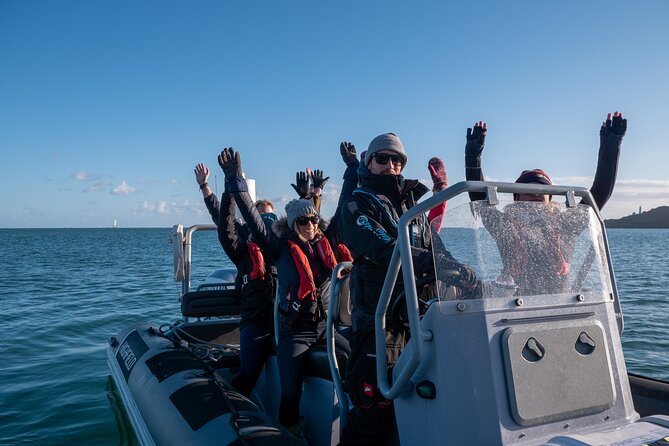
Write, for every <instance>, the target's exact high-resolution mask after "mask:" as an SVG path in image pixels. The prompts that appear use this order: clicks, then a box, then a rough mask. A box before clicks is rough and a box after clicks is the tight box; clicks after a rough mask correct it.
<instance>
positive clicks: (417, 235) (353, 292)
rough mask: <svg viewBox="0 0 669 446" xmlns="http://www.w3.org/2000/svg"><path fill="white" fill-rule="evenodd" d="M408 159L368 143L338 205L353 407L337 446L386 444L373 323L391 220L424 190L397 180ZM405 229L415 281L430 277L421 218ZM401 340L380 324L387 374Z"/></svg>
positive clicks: (390, 420) (389, 139)
mask: <svg viewBox="0 0 669 446" xmlns="http://www.w3.org/2000/svg"><path fill="white" fill-rule="evenodd" d="M407 161H408V156H407V153H406V150H405V149H404V145H403V144H402V141H401V140H400V138H399V137H398V136H397V135H396V134H395V133H384V134H382V135H379V136H377V137H376V138H374V139H373V140H372V141H371V142H370V143H369V147H368V149H367V152H366V153H365V155H364V162H362V163H360V165H359V167H358V178H359V184H360V186H359V187H358V188H357V189H356V190H355V191H354V192H353V195H352V197H351V198H350V199H349V200H348V202H347V203H345V204H344V205H343V207H342V223H341V224H342V235H343V238H344V242H345V243H346V246H348V247H349V249H350V250H351V252H352V254H353V258H354V263H353V268H352V270H351V274H350V277H351V278H350V285H349V286H350V296H351V304H352V305H351V316H352V322H353V332H352V334H351V339H350V345H351V356H350V358H349V360H348V364H347V369H346V387H347V388H346V390H347V392H348V394H349V397H350V399H351V402H352V403H353V406H354V407H353V408H352V410H351V411H350V412H349V417H348V423H347V425H346V428H345V429H344V431H343V433H342V441H341V444H342V446H351V445H385V444H389V440H390V438H392V436H393V434H392V430H393V428H392V427H390V426H393V425H394V423H395V412H394V409H393V406H392V401H388V400H386V399H385V398H384V397H383V395H381V393H380V392H379V389H378V387H377V380H376V354H377V352H376V346H375V326H374V319H375V313H376V307H377V304H378V301H379V297H380V295H381V288H382V287H383V282H384V279H385V276H386V271H387V269H388V265H389V264H390V258H391V256H392V253H393V250H394V248H395V242H396V240H397V222H398V220H399V218H400V216H401V215H402V214H403V213H404V212H405V211H406V210H407V209H409V208H411V207H412V206H414V205H415V204H416V202H417V201H418V200H419V199H420V197H422V196H423V195H424V194H425V193H426V192H428V188H427V187H426V186H425V185H423V184H421V183H420V182H419V181H418V180H408V179H405V178H404V177H403V176H402V175H401V172H402V170H403V169H404V166H405V165H406V163H407ZM409 232H410V237H411V240H412V246H413V249H412V256H413V266H414V270H415V272H416V277H421V276H423V275H426V274H429V273H432V272H434V267H433V256H432V252H431V251H430V249H429V248H430V231H429V226H428V222H427V218H426V216H425V215H423V216H421V217H419V218H417V219H415V220H414V221H413V222H412V223H411V225H410V227H409ZM440 261H441V259H440ZM447 261H451V263H452V269H456V270H458V271H459V272H460V273H461V275H462V276H466V277H467V280H473V281H474V282H475V281H476V279H475V275H473V271H472V270H471V268H469V270H467V269H466V268H465V267H464V265H461V264H459V263H457V262H456V261H455V260H454V259H452V257H451V258H450V259H448V260H447ZM449 269H450V268H449ZM405 341H406V328H405V327H404V326H403V325H401V324H398V323H397V322H396V321H392V320H388V321H386V345H387V347H386V351H384V352H378V353H379V354H381V355H384V356H386V357H387V358H388V367H389V369H390V367H392V365H394V362H395V361H396V360H397V358H398V357H399V355H400V353H401V352H402V349H403V347H404V343H405ZM389 427H390V428H389Z"/></svg>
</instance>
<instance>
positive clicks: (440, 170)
mask: <svg viewBox="0 0 669 446" xmlns="http://www.w3.org/2000/svg"><path fill="white" fill-rule="evenodd" d="M427 170H428V171H429V172H430V177H432V194H438V193H439V192H441V191H442V190H446V188H447V187H448V175H446V166H444V162H443V161H442V160H441V158H437V157H436V156H435V157H433V158H431V159H430V161H429V162H428V163H427ZM445 212H446V202H445V201H444V202H443V203H441V204H439V205H437V206H435V207H433V208H432V209H430V212H429V213H428V214H427V221H429V222H430V226H431V227H432V230H433V231H437V233H438V232H439V231H441V224H442V222H443V221H444V213H445Z"/></svg>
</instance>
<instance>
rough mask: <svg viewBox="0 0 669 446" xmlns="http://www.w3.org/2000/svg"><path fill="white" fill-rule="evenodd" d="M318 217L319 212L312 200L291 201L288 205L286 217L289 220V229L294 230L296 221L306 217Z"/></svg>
mask: <svg viewBox="0 0 669 446" xmlns="http://www.w3.org/2000/svg"><path fill="white" fill-rule="evenodd" d="M309 214H313V215H318V211H317V210H316V208H315V207H314V204H313V203H312V202H311V201H310V200H305V199H300V200H297V199H295V200H291V201H289V202H288V204H287V205H286V217H287V219H288V227H289V228H290V229H293V225H294V223H295V220H297V219H298V218H300V217H302V216H304V215H309Z"/></svg>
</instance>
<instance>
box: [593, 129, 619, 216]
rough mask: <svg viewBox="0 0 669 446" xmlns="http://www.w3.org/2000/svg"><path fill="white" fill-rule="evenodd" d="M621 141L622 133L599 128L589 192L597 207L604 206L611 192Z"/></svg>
mask: <svg viewBox="0 0 669 446" xmlns="http://www.w3.org/2000/svg"><path fill="white" fill-rule="evenodd" d="M622 142H623V136H622V135H617V134H615V133H610V132H606V131H605V130H604V129H603V128H602V130H600V133H599V156H598V159H597V170H596V172H595V179H594V180H593V182H592V187H591V188H590V193H591V194H592V197H593V198H594V199H595V203H597V206H598V207H599V209H602V208H603V207H604V205H605V204H606V202H607V201H609V198H611V194H612V193H613V188H614V186H615V184H616V176H617V174H618V159H619V158H620V147H621V145H622Z"/></svg>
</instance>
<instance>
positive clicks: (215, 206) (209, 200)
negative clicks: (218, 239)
mask: <svg viewBox="0 0 669 446" xmlns="http://www.w3.org/2000/svg"><path fill="white" fill-rule="evenodd" d="M204 205H205V206H207V210H208V211H209V215H211V219H212V221H213V222H214V224H215V225H217V224H218V212H219V209H220V207H221V206H220V203H219V202H218V198H216V194H214V193H211V194H209V196H207V197H205V198H204Z"/></svg>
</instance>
